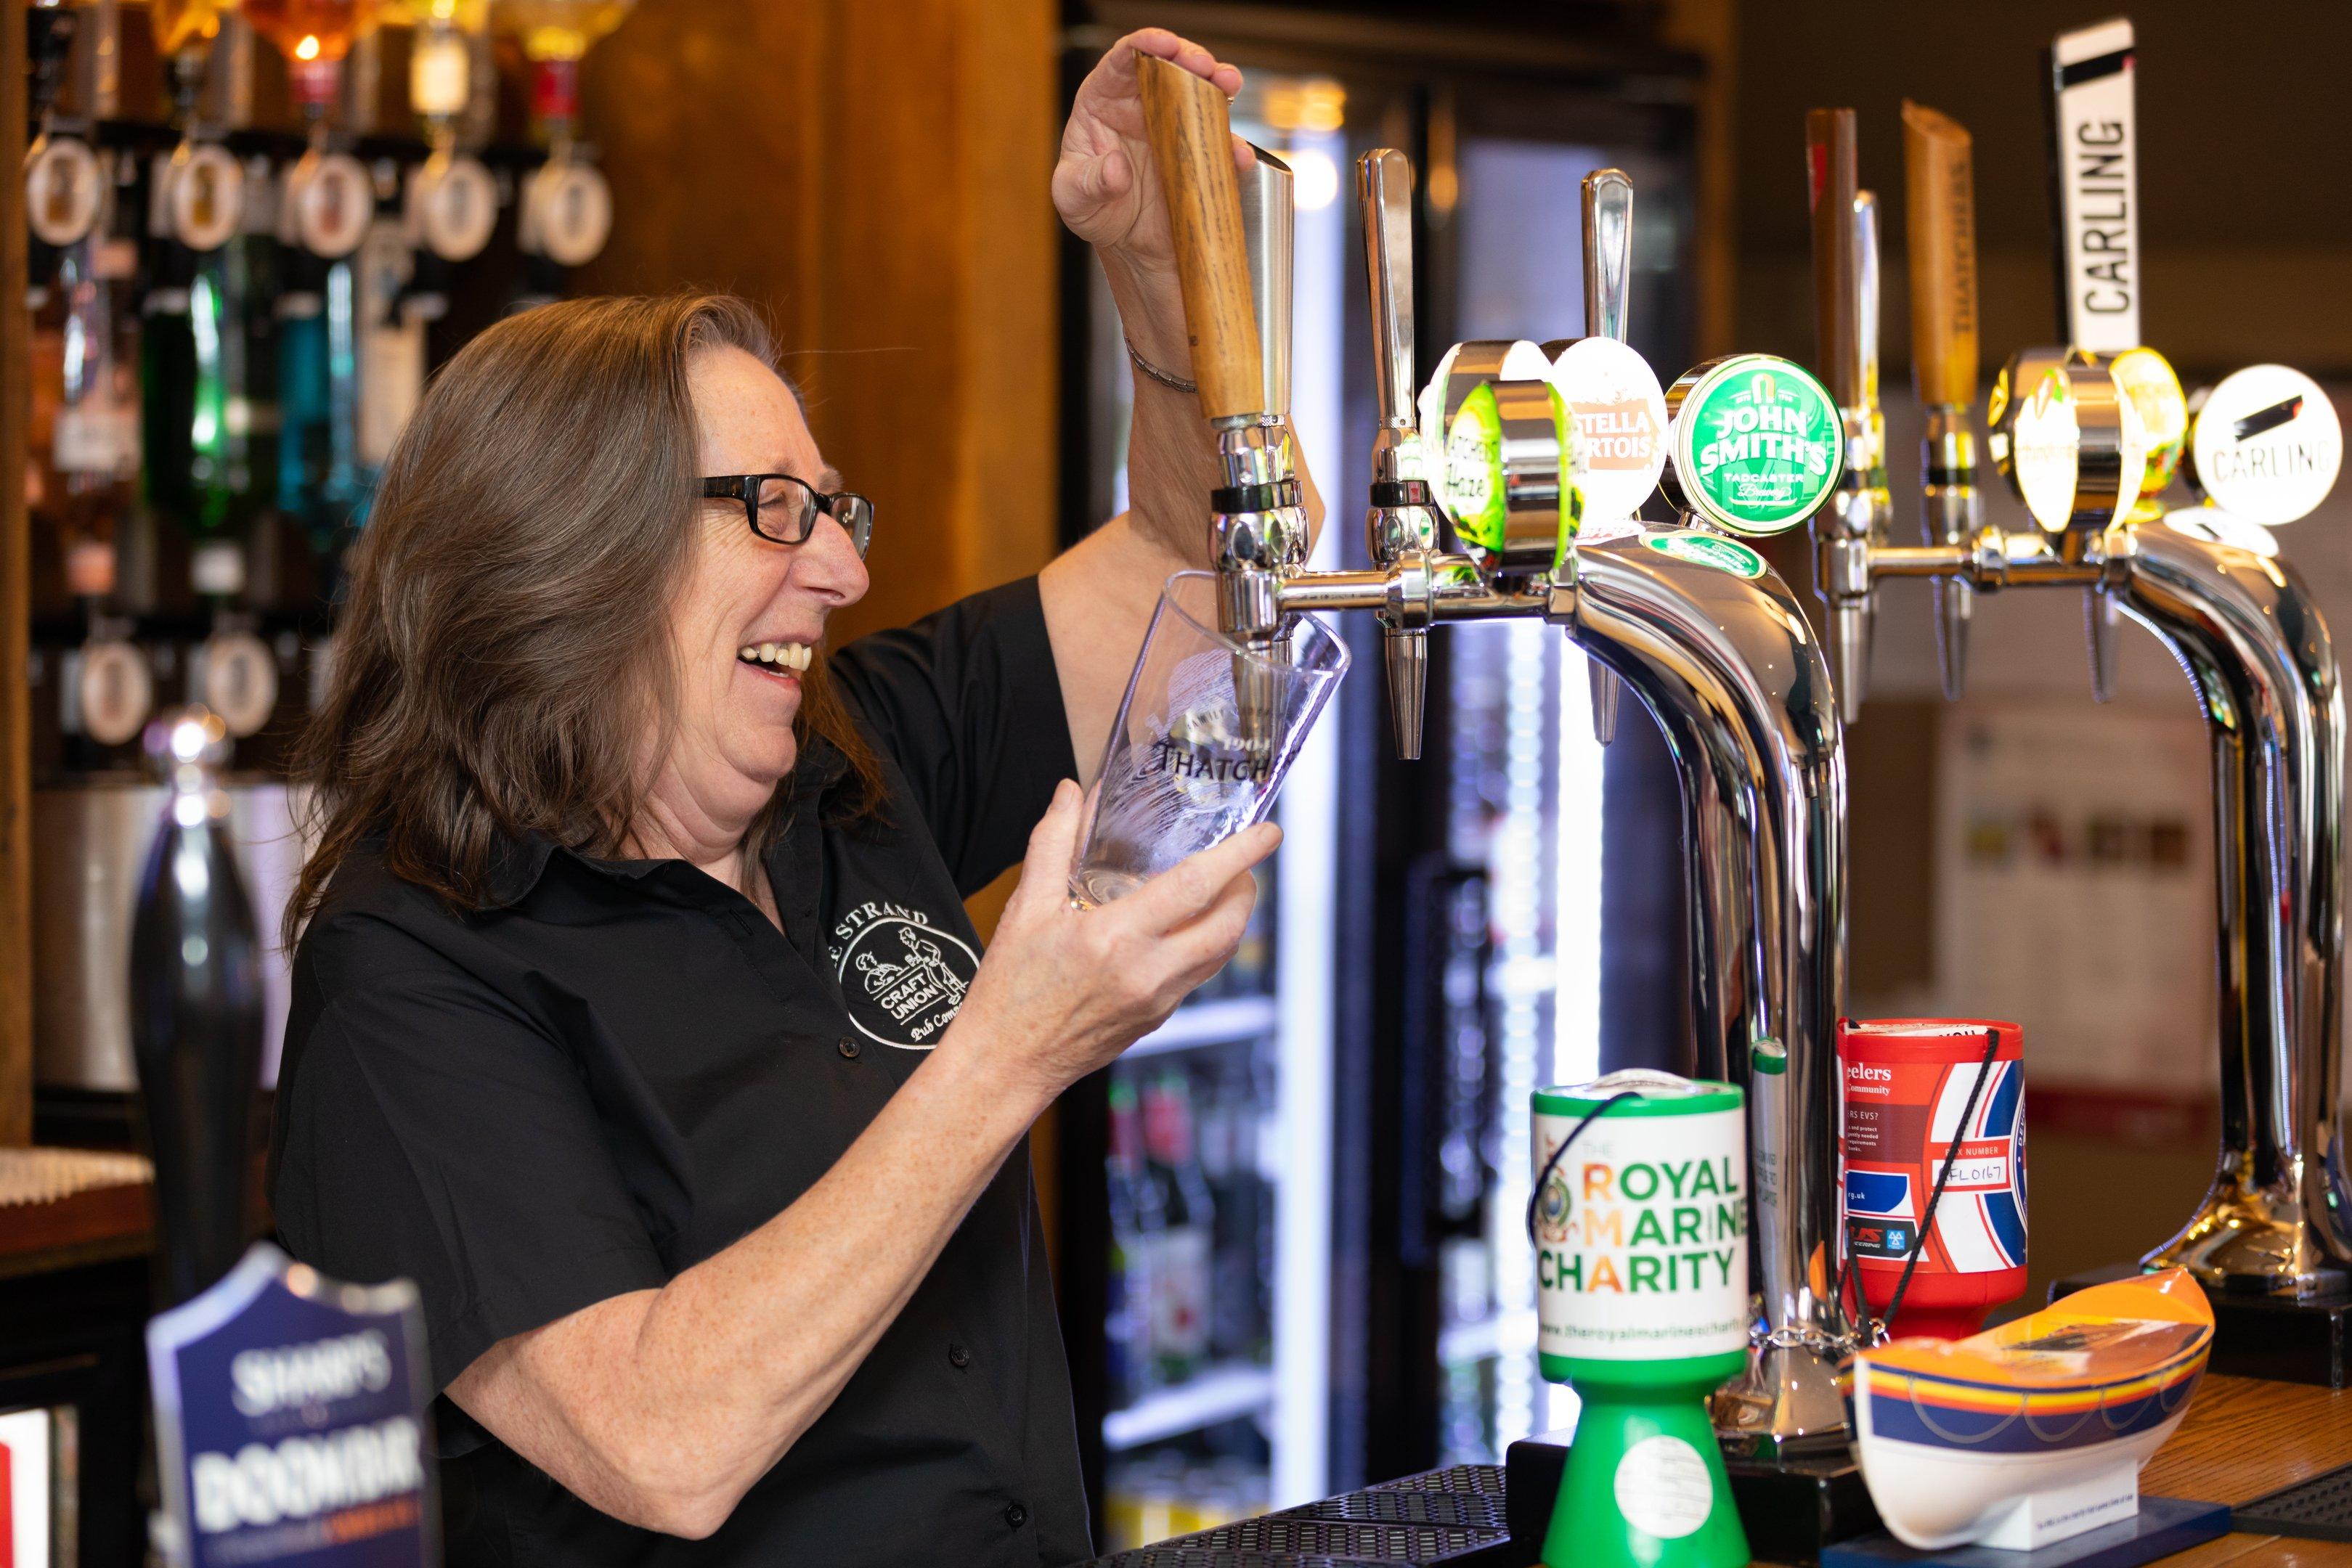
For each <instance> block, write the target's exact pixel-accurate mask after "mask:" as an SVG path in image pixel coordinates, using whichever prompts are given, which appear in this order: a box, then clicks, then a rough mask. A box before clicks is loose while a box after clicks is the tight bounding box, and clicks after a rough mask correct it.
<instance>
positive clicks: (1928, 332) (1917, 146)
mask: <svg viewBox="0 0 2352 1568" xmlns="http://www.w3.org/2000/svg"><path fill="white" fill-rule="evenodd" d="M1903 168H1904V184H1905V190H1906V207H1907V208H1908V209H1909V210H1908V214H1907V216H1908V223H1909V233H1910V239H1911V378H1912V384H1913V385H1914V386H1915V387H1916V388H1917V389H1918V392H1919V401H1920V402H1923V403H1929V404H1935V403H1946V404H1954V405H1958V406H1961V407H1966V406H1967V405H1968V404H1969V403H1971V402H1975V401H1976V395H1977V218H1976V185H1975V174H1974V161H1973V158H1972V155H1971V152H1970V149H1969V132H1968V129H1967V127H1965V126H1963V125H1961V124H1960V123H1959V122H1958V120H1953V119H1951V118H1950V117H1949V116H1948V115H1943V114H1938V113H1937V111H1936V110H1932V109H1929V108H1927V106H1926V105H1924V104H1917V103H1913V102H1912V101H1911V100H1910V99H1904V100H1903Z"/></svg>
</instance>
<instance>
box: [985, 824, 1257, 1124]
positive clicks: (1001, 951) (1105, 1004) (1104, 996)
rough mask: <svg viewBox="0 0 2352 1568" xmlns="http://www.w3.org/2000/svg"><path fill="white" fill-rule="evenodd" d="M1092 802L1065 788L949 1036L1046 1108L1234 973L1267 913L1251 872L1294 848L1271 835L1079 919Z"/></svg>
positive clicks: (1230, 844) (1238, 844) (1183, 867)
mask: <svg viewBox="0 0 2352 1568" xmlns="http://www.w3.org/2000/svg"><path fill="white" fill-rule="evenodd" d="M1083 800H1084V796H1083V795H1082V794H1081V793H1080V791H1079V789H1078V787H1077V786H1076V784H1074V783H1071V782H1069V781H1068V780H1064V781H1063V783H1062V784H1061V786H1060V787H1059V788H1058V789H1055V791H1054V803H1053V804H1052V805H1051V806H1050V807H1048V808H1047V809H1046V811H1045V817H1044V819H1043V820H1042V821H1039V822H1038V824H1037V826H1036V829H1035V831H1033V832H1032V833H1031V834H1030V835H1029V853H1028V857H1027V859H1026V860H1024V862H1023V863H1022V867H1021V884H1020V885H1019V886H1018V887H1016V888H1015V889H1013V897H1012V900H1011V902H1009V903H1008V904H1006V905H1005V906H1004V915H1003V919H1002V920H1000V921H999V922H998V923H997V926H996V935H995V936H994V937H993V938H992V940H991V941H990V943H989V946H988V954H987V956H986V957H984V958H983V959H982V960H981V965H980V972H979V974H978V975H977V976H975V977H973V979H972V983H971V991H970V993H969V994H967V995H966V996H965V998H964V1002H963V1008H962V1010H961V1011H960V1012H959V1013H958V1014H957V1015H956V1020H955V1023H954V1024H953V1025H952V1026H950V1030H949V1032H950V1034H959V1035H963V1036H965V1037H966V1038H967V1039H969V1040H971V1044H972V1046H973V1047H976V1048H978V1049H982V1050H985V1051H988V1052H990V1053H991V1054H992V1056H994V1057H995V1058H996V1059H997V1061H1000V1062H1002V1063H1003V1064H1004V1065H1006V1066H1008V1067H1010V1068H1011V1069H1012V1070H1013V1071H1014V1072H1015V1073H1016V1074H1018V1075H1019V1077H1020V1079H1021V1081H1022V1082H1025V1083H1026V1085H1027V1086H1028V1087H1029V1088H1031V1089H1032V1090H1033V1091H1034V1092H1035V1093H1036V1094H1037V1095H1038V1097H1039V1100H1040V1103H1041V1105H1042V1103H1045V1102H1047V1101H1050V1100H1052V1099H1053V1098H1054V1097H1055V1095H1058V1094H1059V1093H1061V1092H1062V1091H1063V1090H1065V1089H1066V1088H1068V1087H1069V1086H1070V1085H1071V1084H1072V1083H1075V1082H1077V1081H1078V1080H1079V1079H1080V1078H1083V1077H1085V1076H1086V1075H1087V1073H1089V1072H1092V1071H1094V1070H1095V1069H1097V1068H1098V1067H1102V1066H1104V1065H1106V1064H1108V1063H1109V1062H1110V1061H1114V1060H1116V1059H1117V1057H1118V1054H1119V1052H1121V1051H1125V1050H1126V1049H1127V1048H1128V1047H1129V1046H1130V1045H1132V1044H1134V1043H1135V1042H1136V1041H1137V1040H1139V1039H1140V1038H1142V1037H1143V1036H1144V1035H1146V1034H1149V1033H1150V1032H1151V1030H1155V1029H1157V1028H1159V1027H1160V1024H1161V1023H1162V1022H1164V1021H1165V1020H1166V1019H1167V1017H1168V1015H1169V1014H1170V1013H1171V1012H1174V1011H1175V1010H1176V1005H1177V1004H1178V1003H1179V1002H1181V1001H1182V1000H1183V999H1184V998H1185V997H1186V996H1187V995H1189V994H1190V993H1191V992H1192V989H1193V988H1195V987H1197V986H1199V985H1200V984H1201V983H1202V981H1204V980H1206V979H1207V978H1208V977H1210V976H1212V975H1213V974H1215V973H1216V972H1217V971H1218V970H1219V969H1221V968H1223V967H1224V964H1225V961H1226V960H1227V959H1229V958H1231V957H1232V956H1234V948H1235V947H1237V946H1240V945H1241V939H1242V927H1243V925H1244V924H1245V923H1246V922H1247V921H1248V919H1249V914H1250V909H1251V907H1252V905H1254V904H1255V903H1256V902H1257V883H1256V879H1255V878H1254V877H1252V876H1251V875H1250V874H1249V873H1250V868H1251V867H1252V866H1255V864H1257V862H1260V861H1262V860H1264V859H1265V857H1266V856H1267V855H1269V854H1272V853H1273V852H1274V848H1275V846H1276V844H1278V843H1280V842H1281V841H1282V830H1281V829H1279V828H1277V827H1276V826H1275V825H1274V824H1273V823H1271V822H1261V823H1259V824H1258V825H1257V826H1255V827H1252V828H1247V829H1244V831H1241V832H1239V833H1236V834H1235V835H1234V836H1233V837H1232V838H1230V839H1227V840H1226V841H1224V842H1223V843H1221V844H1217V845H1214V846H1213V847H1212V848H1209V849H1205V850H1202V852H1200V853H1198V854H1196V855H1193V856H1192V857H1190V858H1189V859H1187V860H1184V861H1182V862H1179V863H1178V864H1176V865H1174V866H1171V867H1170V868H1169V869H1168V870H1167V871H1164V872H1162V873H1160V874H1159V875H1158V876H1155V877H1153V878H1152V879H1151V880H1150V882H1147V883H1144V884H1143V885H1142V886H1141V887H1139V888H1137V889H1136V890H1135V891H1134V892H1133V893H1130V894H1128V895H1127V896H1126V897H1124V898H1121V899H1119V900H1118V901H1117V902H1115V903H1111V904H1101V905H1098V906H1097V907H1095V908H1092V909H1078V908H1074V907H1073V906H1072V904H1071V903H1070V891H1069V880H1070V867H1071V864H1072V862H1074V861H1075V859H1076V852H1077V845H1078V823H1079V819H1080V817H1081V815H1082V812H1081V810H1080V807H1081V805H1082V803H1083ZM940 1043H941V1044H942V1045H945V1044H947V1041H946V1040H941V1042H940Z"/></svg>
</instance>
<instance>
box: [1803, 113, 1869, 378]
mask: <svg viewBox="0 0 2352 1568" xmlns="http://www.w3.org/2000/svg"><path fill="white" fill-rule="evenodd" d="M1805 161H1806V165H1807V169H1806V172H1807V174H1808V176H1809V177H1810V181H1811V192H1812V204H1813V332H1814V338H1815V343H1816V348H1815V353H1816V357H1817V358H1818V359H1819V360H1820V361H1821V364H1820V369H1821V372H1822V383H1823V384H1824V385H1826V386H1827V387H1828V388H1829V392H1830V396H1831V397H1832V399H1834V400H1835V401H1836V402H1837V405H1838V406H1839V407H1840V408H1859V407H1861V406H1862V392H1863V387H1862V355H1861V351H1860V344H1859V342H1858V341H1857V334H1858V329H1859V328H1860V326H1861V321H1862V308H1861V304H1860V302H1859V301H1858V300H1857V298H1855V294H1856V283H1857V279H1856V277H1855V267H1854V259H1855V240H1854V211H1853V198H1854V194H1855V192H1854V183H1855V174H1854V130H1853V110H1850V109H1815V110H1807V111H1806V114H1805Z"/></svg>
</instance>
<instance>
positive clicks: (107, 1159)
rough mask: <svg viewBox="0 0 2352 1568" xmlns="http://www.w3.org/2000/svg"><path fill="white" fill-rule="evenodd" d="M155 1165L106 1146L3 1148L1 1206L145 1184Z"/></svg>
mask: <svg viewBox="0 0 2352 1568" xmlns="http://www.w3.org/2000/svg"><path fill="white" fill-rule="evenodd" d="M154 1177H155V1171H154V1167H153V1166H150V1165H149V1164H148V1163H147V1161H146V1159H145V1158H144V1157H143V1156H142V1155H125V1154H117V1153H114V1152H112V1151H110V1150H106V1149H0V1207H7V1208H14V1207H20V1206H23V1205H26V1204H36V1203H57V1202H59V1201H61V1200H63V1199H65V1198H68V1197H73V1196H74V1195H75V1194H76V1193H82V1192H89V1191H91V1190H93V1189H95V1188H98V1187H109V1186H146V1185H147V1184H148V1183H149V1182H151V1181H152V1180H153V1179H154Z"/></svg>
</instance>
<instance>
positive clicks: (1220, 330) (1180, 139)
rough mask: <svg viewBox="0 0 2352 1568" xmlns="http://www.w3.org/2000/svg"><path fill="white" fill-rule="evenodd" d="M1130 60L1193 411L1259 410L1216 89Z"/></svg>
mask: <svg viewBox="0 0 2352 1568" xmlns="http://www.w3.org/2000/svg"><path fill="white" fill-rule="evenodd" d="M1135 70H1136V76H1137V78H1138V80H1139V82H1140V83H1141V86H1142V89H1143V120H1144V124H1145V126H1146V127H1147V128H1148V129H1149V130H1150V133H1151V155H1152V157H1153V159H1154V160H1156V161H1157V162H1158V163H1159V165H1160V187H1161V189H1162V190H1164V191H1165V192H1166V193H1167V199H1168V227H1169V231H1170V233H1171V235H1172V236H1173V238H1174V240H1175V245H1176V272H1177V277H1178V278H1179V280H1180V281H1181V284H1182V286H1183V293H1184V321H1185V325H1186V329H1187V330H1188V331H1189V333H1190V335H1191V339H1192V379H1193V380H1194V381H1196V382H1200V385H1201V412H1202V413H1203V414H1205V415H1207V416H1208V417H1209V418H1210V419H1212V420H1218V419H1230V418H1234V417H1237V416H1239V417H1246V416H1248V415H1251V414H1259V413H1268V412H1270V411H1269V410H1267V409H1266V408H1265V371H1264V368H1263V364H1262V361H1261V360H1260V357H1259V353H1258V340H1257V314H1256V311H1255V308H1254V307H1253V304H1252V301H1251V296H1250V277H1249V252H1248V249H1247V247H1246V246H1245V244H1244V239H1243V235H1242V202H1241V190H1240V186H1239V184H1238V183H1237V182H1236V181H1235V179H1234V141H1233V131H1232V129H1231V127H1230V125H1229V124H1228V122H1227V120H1226V115H1225V95H1224V94H1223V93H1221V92H1219V91H1218V90H1217V89H1216V88H1215V87H1214V86H1213V84H1211V83H1210V82H1208V81H1205V80H1203V79H1202V78H1200V77H1197V76H1194V75H1193V74H1192V72H1191V71H1188V70H1186V69H1184V68H1182V67H1181V66H1176V65H1171V64H1170V63H1169V62H1168V61H1166V60H1163V59H1159V58H1157V57H1153V56H1150V55H1142V54H1139V55H1138V56H1137V57H1136V59H1135Z"/></svg>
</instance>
